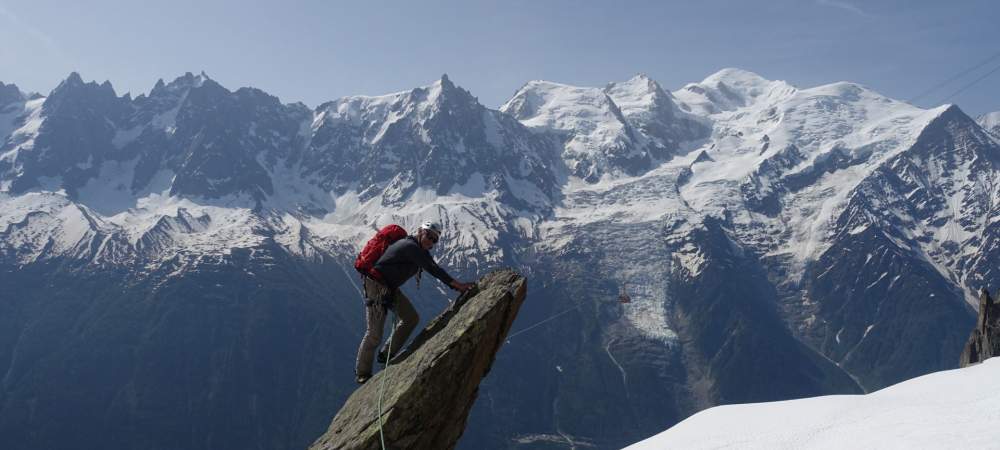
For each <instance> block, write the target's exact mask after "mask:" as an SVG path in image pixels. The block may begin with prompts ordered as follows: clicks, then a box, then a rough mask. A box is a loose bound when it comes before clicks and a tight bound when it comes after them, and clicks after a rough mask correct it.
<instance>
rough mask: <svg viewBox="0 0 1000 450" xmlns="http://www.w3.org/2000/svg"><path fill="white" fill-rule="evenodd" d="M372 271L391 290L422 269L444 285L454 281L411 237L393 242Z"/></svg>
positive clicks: (415, 239)
mask: <svg viewBox="0 0 1000 450" xmlns="http://www.w3.org/2000/svg"><path fill="white" fill-rule="evenodd" d="M374 269H375V271H376V272H378V273H379V274H380V275H382V282H384V283H385V285H386V286H388V287H389V288H391V289H396V288H398V287H400V286H402V285H403V283H406V280H409V279H410V277H412V276H413V275H416V273H417V270H418V269H424V271H426V272H427V273H429V274H431V275H433V276H434V278H437V279H439V280H441V281H442V282H444V284H451V282H452V280H454V278H452V277H451V275H448V272H445V271H444V269H442V268H441V267H440V266H438V265H437V263H436V262H434V258H433V257H431V253H430V252H429V251H427V250H424V249H423V248H422V247H421V246H420V243H418V242H417V238H415V237H413V236H407V237H405V238H403V239H400V240H398V241H396V242H393V243H392V245H390V246H389V248H387V249H385V253H383V254H382V257H381V258H379V259H378V261H376V262H375V267H374Z"/></svg>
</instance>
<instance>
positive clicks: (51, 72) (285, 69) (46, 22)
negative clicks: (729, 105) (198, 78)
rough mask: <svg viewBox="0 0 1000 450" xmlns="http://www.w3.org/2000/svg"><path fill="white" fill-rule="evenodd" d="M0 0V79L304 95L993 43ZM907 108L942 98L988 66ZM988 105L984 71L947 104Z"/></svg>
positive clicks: (810, 66) (731, 18)
mask: <svg viewBox="0 0 1000 450" xmlns="http://www.w3.org/2000/svg"><path fill="white" fill-rule="evenodd" d="M255 3H262V2H248V1H229V0H226V1H210V0H202V1H189V0H177V1H173V2H165V1H161V2H148V1H139V0H132V1H124V0H92V1H85V2H67V1H64V0H63V1H52V0H30V1H26V0H0V81H3V82H6V83H15V84H17V85H18V86H20V87H21V88H22V90H28V91H38V92H42V93H47V92H48V91H49V90H51V89H52V88H53V87H55V86H56V85H57V84H58V83H59V81H60V80H61V79H64V78H65V77H66V76H67V74H68V73H69V72H70V71H74V70H75V71H78V72H80V74H81V75H82V76H83V78H84V79H85V80H98V81H104V80H110V81H111V83H112V84H113V85H114V86H115V88H116V90H117V91H118V92H119V93H124V92H132V93H133V94H134V95H135V94H139V93H143V92H148V91H149V89H151V88H152V86H153V84H154V83H155V82H156V80H157V79H159V78H164V79H165V80H167V81H169V80H171V79H173V78H175V77H177V76H180V75H182V74H183V73H184V72H188V71H190V72H195V73H197V72H199V71H202V70H204V71H205V72H206V73H207V74H208V75H209V76H210V77H212V78H213V79H215V80H217V81H219V82H220V83H222V84H223V85H224V86H226V87H228V88H230V89H236V88H238V87H241V86H254V87H257V88H260V89H263V90H265V91H267V92H269V93H271V94H274V95H277V96H278V97H280V98H281V99H282V101H285V102H293V101H302V102H305V103H306V104H307V105H309V106H311V107H315V106H316V105H318V104H320V103H322V102H324V101H328V100H332V99H335V98H338V97H341V96H345V95H354V94H367V95H376V94H383V93H388V92H395V91H400V90H406V89H410V88H413V87H416V86H421V85H426V84H429V83H430V82H432V81H434V80H436V79H437V78H438V77H440V75H441V74H442V73H447V74H448V75H449V77H450V78H451V79H452V80H453V81H454V82H455V83H457V84H459V85H461V86H463V87H465V88H466V89H468V90H470V91H471V92H472V93H473V95H476V96H478V97H479V99H480V101H481V102H482V103H483V104H485V105H487V106H490V107H497V106H499V105H500V104H501V103H503V102H504V101H505V100H506V99H507V98H508V97H509V96H511V95H512V94H513V93H514V91H515V90H517V89H518V88H519V87H520V86H521V85H522V84H524V83H525V82H526V81H529V80H533V79H545V80H550V81H556V82H562V83H569V84H576V85H585V86H603V85H604V84H605V83H607V82H609V81H617V80H624V79H627V78H629V77H631V76H632V75H634V74H636V73H638V72H644V73H646V74H648V75H649V76H651V77H652V78H654V79H656V80H657V81H659V82H660V83H661V84H662V85H663V86H664V87H665V88H668V89H677V88H680V87H682V86H683V85H684V84H686V83H688V82H695V81H700V80H701V79H703V78H705V77H706V76H708V75H709V74H711V73H713V72H715V71H717V70H718V69H721V68H724V67H739V68H742V69H747V70H751V71H754V72H757V73H759V74H761V75H762V76H764V77H765V78H769V79H782V80H786V81H788V82H790V83H792V84H794V85H796V86H800V87H810V86H816V85H820V84H825V83H829V82H834V81H853V82H857V83H861V84H864V85H867V86H870V87H872V88H874V89H875V90H877V91H879V92H882V93H883V94H886V95H889V96H891V97H894V98H899V99H903V100H908V99H911V98H913V97H914V96H916V95H918V94H920V93H922V92H924V91H926V90H927V89H928V88H930V87H932V86H935V85H937V84H939V83H940V82H941V81H943V80H946V79H948V78H950V77H952V76H954V75H956V74H959V73H960V72H962V71H964V70H966V69H969V68H971V67H972V66H975V65H976V64H977V63H980V62H982V61H984V60H986V59H988V58H989V57H990V56H992V55H997V54H998V53H1000V2H996V1H995V0H994V1H978V0H977V1H961V0H956V1H953V2H943V1H923V0H914V1H861V0H799V1H791V0H777V1H756V0H745V1H716V0H700V1H697V2H696V1H649V2H647V1H614V2H612V1H606V2H585V1H561V0H533V1H518V0H508V1H503V2H501V1H483V2H474V1H471V0H466V1H407V2H388V1H385V2H377V1H371V2H351V3H348V2H335V1H318V0H315V1H294V0H291V1H283V2H271V3H269V4H264V5H257V4H255ZM998 66H1000V57H998V58H996V59H994V60H993V61H992V63H991V64H988V65H986V66H984V67H982V68H981V69H980V70H979V71H976V72H974V73H970V74H968V75H967V76H966V77H964V78H962V79H960V80H957V81H955V82H952V83H951V84H948V85H947V86H944V87H942V88H940V89H938V90H937V91H934V92H932V93H930V94H928V95H926V96H925V97H923V98H921V99H920V101H917V102H916V103H917V104H918V105H920V106H924V107H928V106H933V105H937V104H940V103H941V101H943V100H945V98H946V97H948V96H949V95H950V94H952V93H953V92H955V91H957V90H958V89H959V88H961V87H963V86H964V85H966V84H968V83H969V82H972V81H973V80H975V79H976V78H978V77H980V76H982V75H985V74H986V73H987V72H989V71H990V70H991V69H993V68H996V67H998ZM950 102H952V103H958V104H959V105H960V106H961V107H962V108H963V109H964V110H965V111H966V112H967V113H969V114H971V115H977V114H981V113H984V112H988V111H996V110H1000V71H997V72H995V73H993V75H992V76H989V77H987V78H985V79H983V81H982V82H980V83H978V84H976V85H975V86H973V87H971V88H969V89H967V90H966V91H965V92H963V93H961V94H960V95H957V96H955V97H954V98H951V99H950Z"/></svg>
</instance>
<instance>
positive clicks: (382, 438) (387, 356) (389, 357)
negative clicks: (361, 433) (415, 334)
mask: <svg viewBox="0 0 1000 450" xmlns="http://www.w3.org/2000/svg"><path fill="white" fill-rule="evenodd" d="M396 319H397V317H396V312H395V311H393V312H392V332H390V333H389V342H388V345H387V350H386V352H385V369H382V383H381V386H380V387H379V391H378V438H379V440H380V441H381V442H382V450H385V434H384V433H383V432H382V395H383V394H385V379H386V378H387V375H386V372H388V371H389V362H390V361H392V337H393V336H394V335H395V334H396Z"/></svg>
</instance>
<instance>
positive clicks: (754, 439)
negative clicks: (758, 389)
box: [627, 358, 1000, 450]
mask: <svg viewBox="0 0 1000 450" xmlns="http://www.w3.org/2000/svg"><path fill="white" fill-rule="evenodd" d="M997 377H1000V358H993V359H990V360H987V361H985V362H984V363H982V364H979V365H976V366H972V367H966V368H962V369H955V370H948V371H943V372H937V373H933V374H929V375H924V376H922V377H918V378H914V379H912V380H907V381H905V382H902V383H899V384H896V385H893V386H890V387H887V388H885V389H882V390H880V391H878V392H874V393H871V394H867V395H834V396H825V397H814V398H807V399H801V400H790V401H784V402H773V403H756V404H745V405H727V406H718V407H715V408H711V409H708V410H706V411H702V412H700V413H698V414H695V415H694V416H692V417H690V418H688V419H687V420H685V421H683V422H681V423H679V424H677V425H676V426H674V427H673V428H671V429H669V430H667V431H664V432H663V433H660V434H658V435H656V436H653V437H651V438H649V439H646V440H644V441H642V442H639V443H636V444H635V445H631V446H629V447H627V448H628V449H629V450H642V449H651V450H652V449H664V448H685V449H709V448H743V449H774V448H802V449H841V448H886V449H888V448H899V449H904V448H905V449H916V448H919V449H942V448H991V447H994V446H996V443H997V440H998V439H1000V431H998V430H997V427H996V423H997V419H998V417H997V411H1000V392H998V391H997V390H996V389H992V388H991V387H992V386H994V385H995V384H996V379H997Z"/></svg>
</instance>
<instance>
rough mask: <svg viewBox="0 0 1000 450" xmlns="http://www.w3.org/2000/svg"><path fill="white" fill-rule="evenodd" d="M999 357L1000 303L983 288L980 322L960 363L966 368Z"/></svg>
mask: <svg viewBox="0 0 1000 450" xmlns="http://www.w3.org/2000/svg"><path fill="white" fill-rule="evenodd" d="M997 355H1000V303H997V302H996V301H995V300H993V299H992V298H990V293H989V292H988V291H987V290H986V288H983V290H982V291H980V292H979V320H977V321H976V329H974V330H972V335H971V336H969V342H968V343H966V344H965V350H962V357H961V360H960V362H959V363H960V364H961V366H962V367H965V366H969V365H972V364H976V363H979V362H983V361H985V360H987V359H989V358H991V357H993V356H997Z"/></svg>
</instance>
